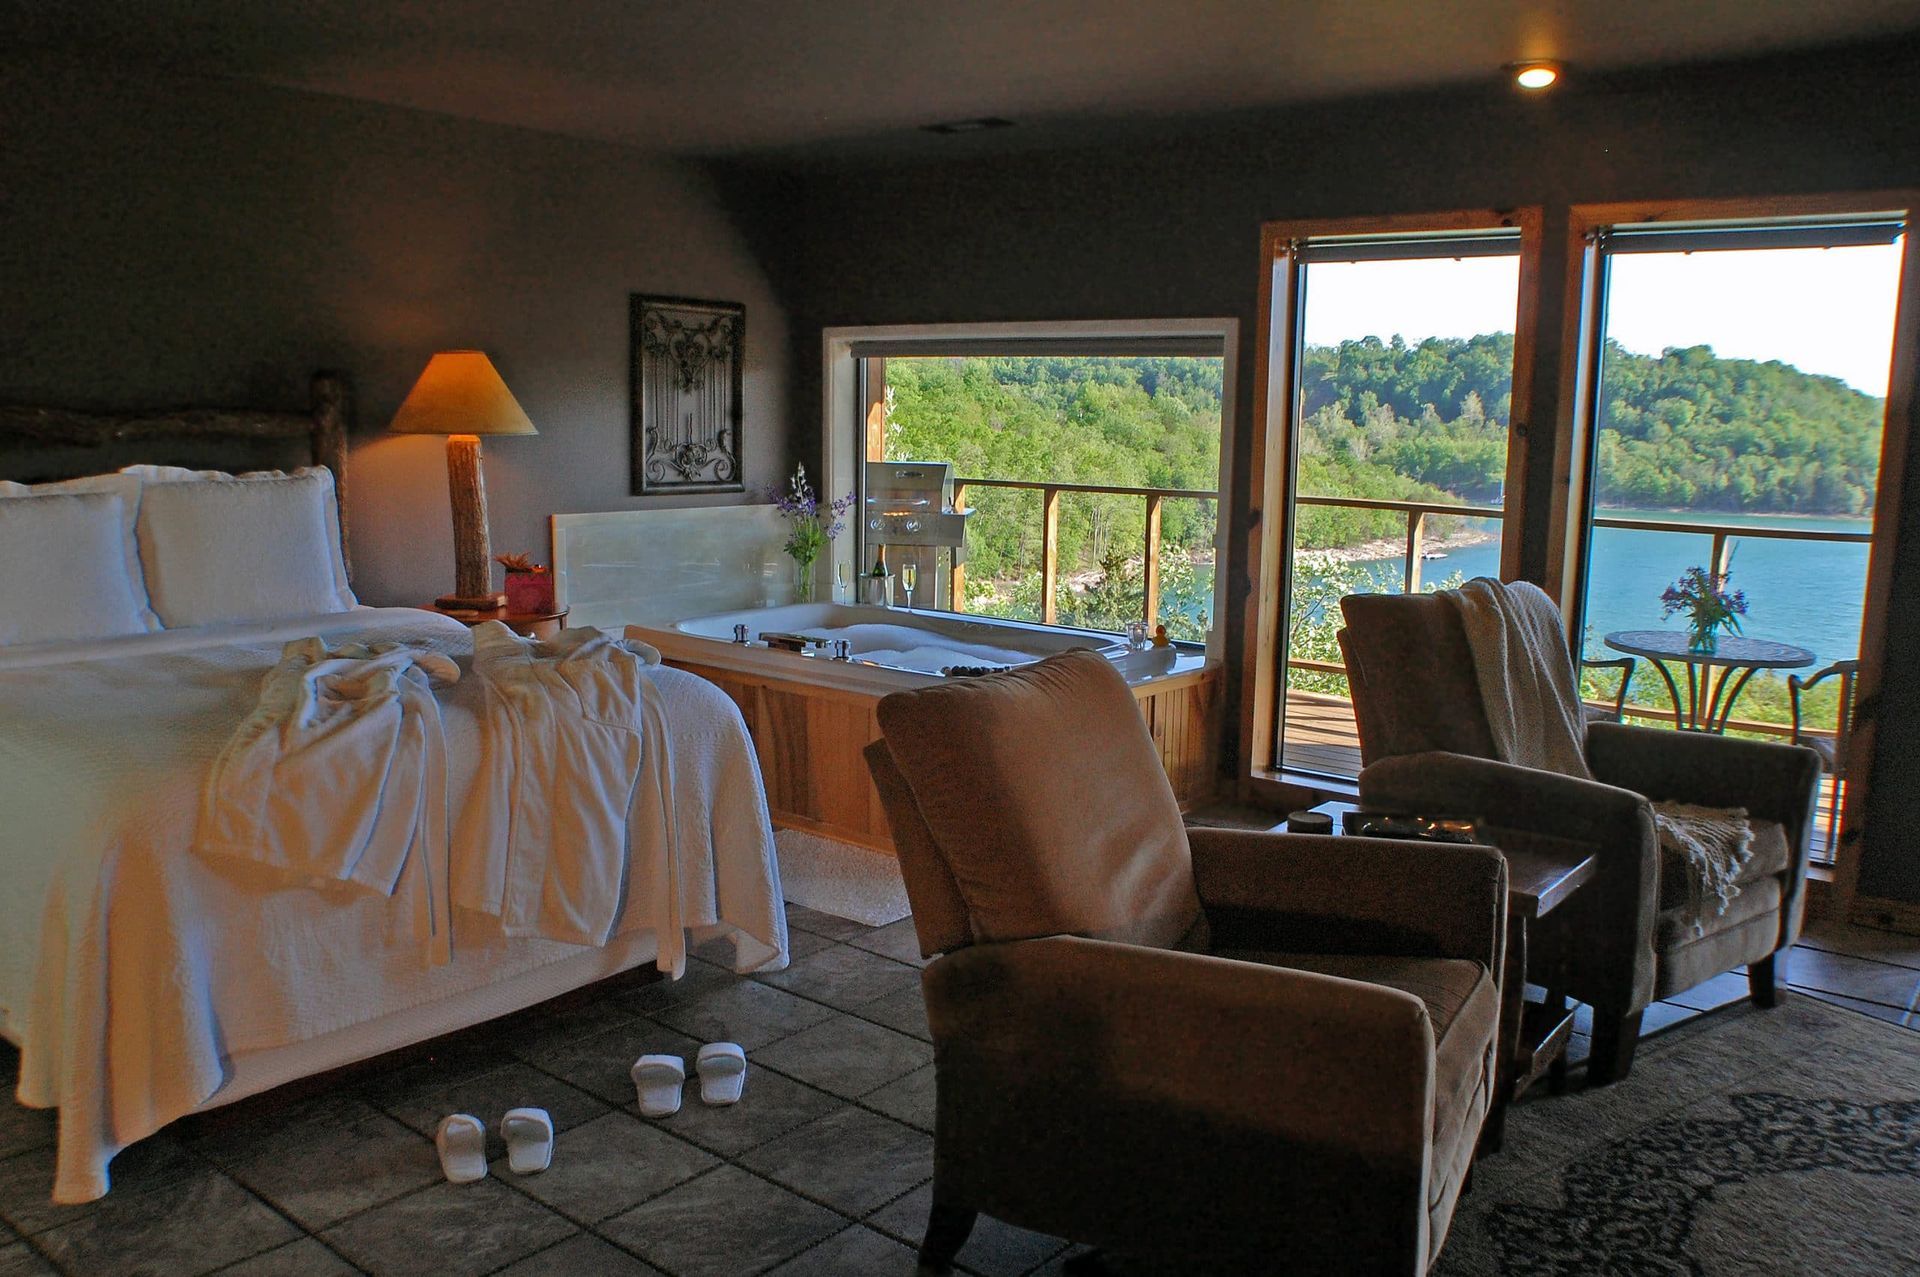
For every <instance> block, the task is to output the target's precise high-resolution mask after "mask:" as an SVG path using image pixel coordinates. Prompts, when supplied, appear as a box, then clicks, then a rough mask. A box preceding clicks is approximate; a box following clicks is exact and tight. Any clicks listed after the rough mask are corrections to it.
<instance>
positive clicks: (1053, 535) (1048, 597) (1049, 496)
mask: <svg viewBox="0 0 1920 1277" xmlns="http://www.w3.org/2000/svg"><path fill="white" fill-rule="evenodd" d="M970 488H1017V489H1023V490H1027V491H1033V492H1038V493H1039V494H1040V621H1041V624H1043V625H1052V624H1054V623H1055V622H1057V621H1058V620H1059V618H1060V609H1059V603H1058V601H1057V600H1056V599H1055V598H1054V595H1055V592H1056V591H1057V590H1058V588H1059V585H1060V497H1061V495H1062V494H1063V493H1068V492H1085V493H1092V494H1093V495H1096V496H1115V497H1139V498H1141V499H1142V500H1144V501H1145V502H1146V503H1147V527H1146V536H1145V537H1144V538H1143V542H1144V543H1143V544H1142V546H1141V552H1142V558H1141V564H1142V567H1141V579H1142V582H1143V583H1144V585H1145V589H1144V590H1142V592H1141V594H1142V598H1141V607H1140V615H1141V619H1143V620H1145V621H1146V622H1147V624H1149V625H1151V624H1153V621H1154V618H1155V617H1157V616H1159V615H1160V509H1161V505H1162V503H1163V502H1165V501H1167V500H1168V499H1169V498H1171V499H1173V500H1194V501H1218V500H1219V499H1220V494H1219V493H1218V492H1215V491H1213V490H1211V489H1200V488H1134V487H1126V486H1122V485H1116V484H1110V483H1042V482H1038V481H1034V480H1028V479H955V480H954V481H953V508H954V509H956V510H964V509H966V508H967V490H968V489H970ZM954 576H955V580H954V585H953V610H954V611H956V612H963V611H965V610H966V592H965V589H964V588H963V587H964V578H963V577H962V576H961V575H960V572H959V570H958V569H956V570H955V572H954Z"/></svg>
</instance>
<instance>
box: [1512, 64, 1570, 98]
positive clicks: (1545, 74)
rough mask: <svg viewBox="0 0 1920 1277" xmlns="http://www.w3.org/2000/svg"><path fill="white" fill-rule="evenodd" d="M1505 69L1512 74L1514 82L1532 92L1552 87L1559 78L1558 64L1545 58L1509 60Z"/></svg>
mask: <svg viewBox="0 0 1920 1277" xmlns="http://www.w3.org/2000/svg"><path fill="white" fill-rule="evenodd" d="M1506 69H1507V71H1508V72H1509V73H1511V74H1512V76H1513V82H1514V83H1515V84H1517V85H1519V86H1520V87H1521V88H1523V89H1526V90H1528V91H1529V92H1533V93H1538V92H1539V91H1540V90H1541V89H1547V88H1552V87H1553V85H1554V84H1555V83H1557V82H1558V81H1559V79H1560V64H1559V63H1558V62H1553V61H1550V60H1548V59H1546V58H1534V59H1532V60H1530V61H1527V62H1509V63H1508V64H1507V68H1506Z"/></svg>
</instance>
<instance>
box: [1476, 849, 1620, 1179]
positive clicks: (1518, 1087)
mask: <svg viewBox="0 0 1920 1277" xmlns="http://www.w3.org/2000/svg"><path fill="white" fill-rule="evenodd" d="M1489 841H1490V842H1491V841H1493V840H1492V839H1489ZM1495 845H1497V844H1495ZM1501 854H1502V855H1504V856H1505V857H1506V858H1507V969H1506V972H1505V973H1504V974H1503V976H1502V977H1501V981H1500V1047H1499V1055H1498V1057H1497V1058H1496V1061H1495V1064H1496V1069H1495V1073H1494V1078H1493V1104H1492V1106H1491V1107H1490V1108H1489V1109H1488V1110H1487V1124H1486V1126H1485V1127H1484V1128H1482V1130H1481V1133H1480V1147H1481V1149H1482V1150H1484V1151H1485V1152H1489V1153H1492V1152H1498V1151H1499V1148H1500V1145H1501V1143H1502V1141H1503V1140H1504V1139H1505V1138H1506V1130H1507V1106H1508V1105H1509V1104H1511V1103H1513V1101H1514V1100H1516V1099H1517V1098H1519V1096H1520V1095H1521V1093H1522V1092H1524V1091H1525V1090H1526V1089H1527V1088H1528V1087H1529V1086H1532V1085H1533V1084H1534V1082H1536V1081H1537V1080H1539V1078H1540V1076H1541V1075H1542V1074H1552V1076H1553V1079H1554V1083H1555V1087H1556V1089H1557V1088H1558V1086H1559V1085H1560V1084H1561V1083H1562V1082H1563V1081H1564V1079H1565V1076H1566V1067H1567V1046H1568V1045H1569V1043H1570V1042H1571V1041H1572V1039H1573V1010H1572V1008H1571V1007H1570V1006H1568V1004H1567V1000H1566V999H1565V998H1564V997H1558V998H1557V997H1555V996H1553V993H1552V991H1551V990H1549V992H1548V996H1547V1000H1546V1001H1545V1002H1543V1003H1540V1004H1538V1005H1534V1004H1531V1003H1529V1002H1528V1001H1527V930H1528V928H1529V927H1530V926H1531V925H1532V924H1533V923H1534V922H1536V921H1538V920H1539V919H1541V918H1544V917H1546V916H1547V915H1548V914H1550V913H1552V912H1553V911H1554V910H1555V909H1558V908H1559V907H1560V906H1561V905H1563V904H1565V903H1566V902H1567V901H1568V900H1569V899H1570V898H1571V897H1572V896H1573V893H1574V892H1576V891H1578V890H1579V889H1580V888H1581V887H1583V886H1585V885H1586V884H1587V882H1588V881H1590V880H1591V879H1592V877H1593V874H1594V870H1595V868H1596V866H1598V864H1599V861H1600V858H1599V857H1598V856H1597V855H1595V854H1594V853H1592V852H1590V851H1583V850H1580V849H1578V848H1577V846H1576V845H1574V844H1567V845H1566V847H1565V848H1564V849H1563V850H1555V851H1546V850H1536V849H1522V850H1507V849H1506V848H1502V849H1501Z"/></svg>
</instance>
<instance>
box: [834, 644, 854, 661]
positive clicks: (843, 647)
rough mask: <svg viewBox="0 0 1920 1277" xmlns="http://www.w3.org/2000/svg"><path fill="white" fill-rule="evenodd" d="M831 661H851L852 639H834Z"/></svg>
mask: <svg viewBox="0 0 1920 1277" xmlns="http://www.w3.org/2000/svg"><path fill="white" fill-rule="evenodd" d="M833 659H834V660H836V661H850V660H852V659H853V640H852V639H835V640H834V641H833Z"/></svg>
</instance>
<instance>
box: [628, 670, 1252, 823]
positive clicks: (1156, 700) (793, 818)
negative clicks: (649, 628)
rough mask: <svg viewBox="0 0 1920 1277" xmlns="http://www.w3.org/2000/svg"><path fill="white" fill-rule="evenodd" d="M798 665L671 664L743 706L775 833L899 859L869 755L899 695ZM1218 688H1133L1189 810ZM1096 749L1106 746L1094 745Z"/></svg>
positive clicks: (1204, 777) (1203, 791) (1177, 682)
mask: <svg viewBox="0 0 1920 1277" xmlns="http://www.w3.org/2000/svg"><path fill="white" fill-rule="evenodd" d="M646 637H647V638H649V639H652V638H653V637H655V635H654V634H652V633H649V634H647V635H646ZM721 650H723V651H724V650H725V649H724V648H723V649H721ZM760 655H764V653H761V654H760ZM791 659H792V662H793V663H794V664H795V665H796V666H797V668H796V669H795V671H794V673H793V675H792V676H791V677H788V676H786V675H784V674H783V673H773V672H761V671H751V672H750V671H745V670H739V669H731V668H723V667H721V666H719V665H714V664H709V663H706V662H704V661H700V660H695V659H688V658H683V657H679V656H675V655H672V654H668V655H667V657H666V663H667V664H669V665H672V666H675V667H677V668H679V669H683V670H687V671H688V672H690V673H694V674H698V675H699V676H700V677H702V678H704V679H707V680H709V681H711V682H713V683H715V684H717V685H718V686H719V687H720V688H721V689H722V690H724V691H725V692H726V693H727V695H728V696H731V697H732V698H733V701H734V703H735V704H736V705H738V706H739V707H740V714H741V716H742V717H743V718H745V719H746V722H747V730H748V731H749V732H750V733H752V735H753V741H754V746H755V748H756V749H757V750H758V751H759V755H760V770H761V773H762V775H763V776H764V777H765V779H766V786H767V802H768V804H769V806H770V807H771V808H772V812H773V823H774V824H775V825H777V826H780V827H782V828H787V829H801V830H805V831H807V832H808V833H814V834H820V835H822V836H824V837H828V838H835V839H838V840H840V841H841V842H848V843H853V844H856V845H858V846H861V847H869V848H872V849H873V850H875V851H883V852H886V853H887V854H888V855H892V854H894V847H893V839H892V836H891V834H890V833H889V832H888V828H887V817H886V812H885V811H884V810H883V809H882V808H881V805H880V795H879V794H878V793H877V792H875V790H874V787H873V780H872V778H871V777H870V776H869V775H868V772H867V764H866V759H865V758H864V757H863V753H862V751H864V750H865V749H866V747H867V746H868V745H869V744H871V743H872V742H874V741H876V740H878V739H880V724H879V722H878V720H877V719H876V718H875V716H874V707H875V706H876V705H878V704H879V703H880V697H881V696H882V695H884V694H885V693H886V692H887V691H891V690H893V689H892V688H884V689H883V688H876V689H875V690H873V691H871V692H867V691H855V690H850V689H848V688H846V687H844V686H827V685H823V684H821V683H817V682H812V681H809V680H808V679H807V677H806V675H807V674H808V672H809V671H808V670H807V669H806V668H805V666H806V665H809V664H813V663H814V658H808V657H800V656H795V657H793V658H791ZM1220 687H1221V680H1220V667H1219V666H1217V665H1207V666H1205V667H1203V668H1200V669H1197V670H1192V671H1189V672H1183V673H1179V674H1174V675H1170V676H1167V677H1166V678H1163V679H1154V680H1151V681H1149V682H1145V683H1141V684H1138V685H1135V686H1134V687H1133V689H1132V691H1133V698H1134V703H1135V704H1136V705H1138V706H1139V707H1140V714H1141V717H1143V718H1144V719H1145V720H1146V723H1147V730H1148V732H1149V733H1150V734H1151V736H1152V737H1153V743H1154V748H1155V749H1156V750H1157V751H1158V753H1159V755H1160V765H1161V766H1162V767H1164V768H1165V769H1166V773H1167V778H1168V779H1169V780H1170V781H1172V782H1173V791H1174V794H1175V796H1176V797H1177V798H1178V799H1179V802H1180V807H1181V810H1183V811H1184V810H1187V809H1188V808H1191V807H1193V806H1196V805H1199V804H1202V803H1205V802H1207V801H1209V800H1211V799H1212V798H1213V796H1214V793H1215V787H1216V781H1215V776H1216V773H1217V771H1218V769H1219V745H1218V741H1219V736H1220V716H1221V690H1220ZM1088 747H1089V748H1091V749H1098V748H1099V745H1098V742H1089V745H1088Z"/></svg>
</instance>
